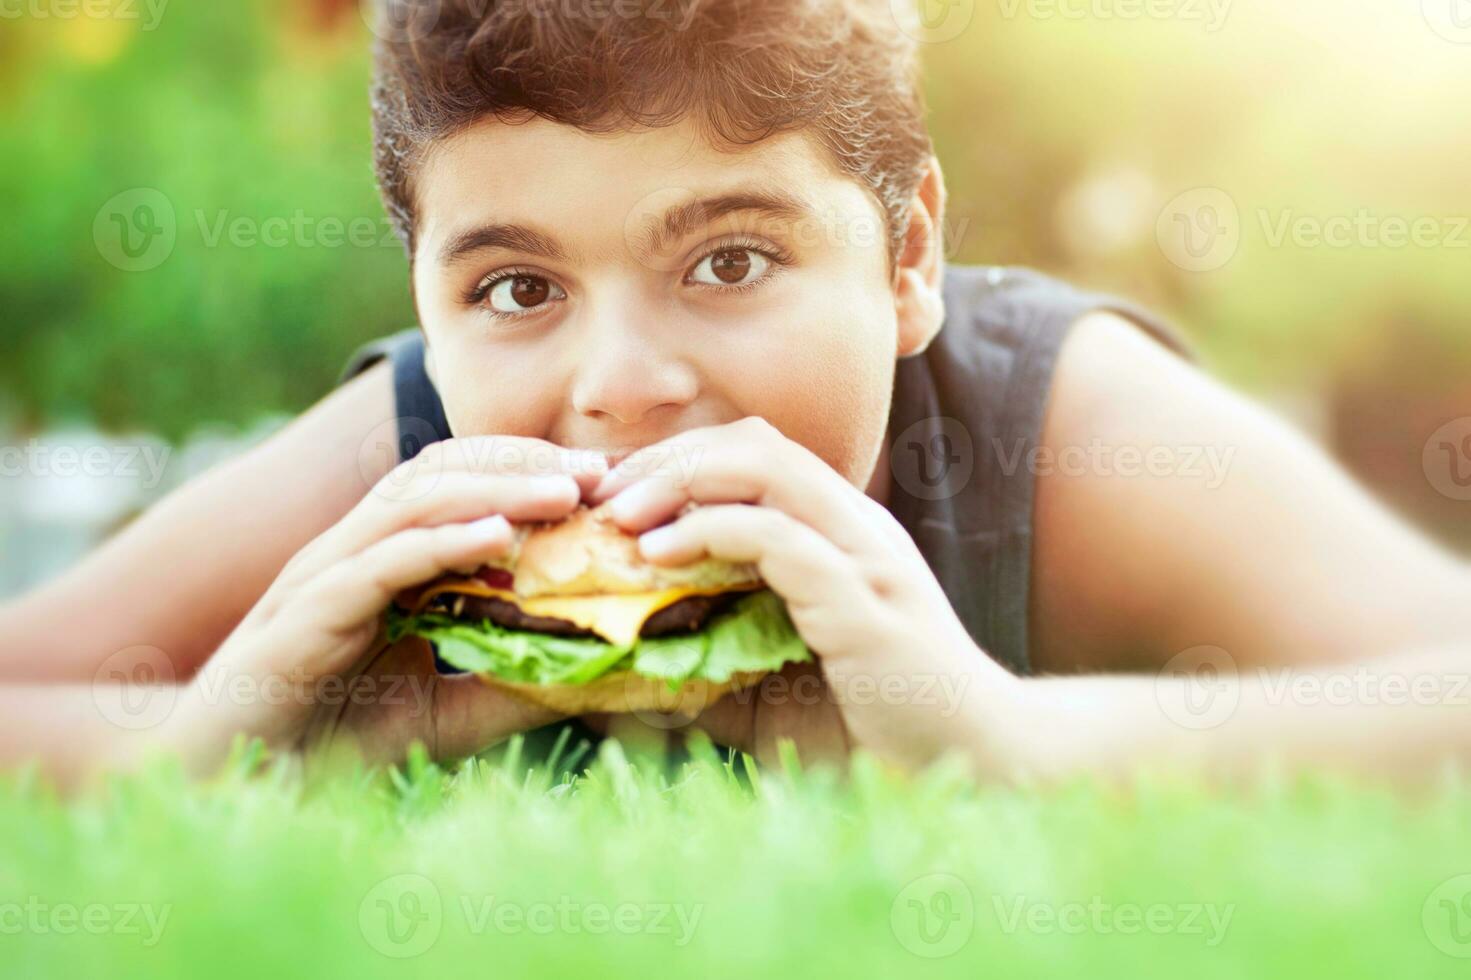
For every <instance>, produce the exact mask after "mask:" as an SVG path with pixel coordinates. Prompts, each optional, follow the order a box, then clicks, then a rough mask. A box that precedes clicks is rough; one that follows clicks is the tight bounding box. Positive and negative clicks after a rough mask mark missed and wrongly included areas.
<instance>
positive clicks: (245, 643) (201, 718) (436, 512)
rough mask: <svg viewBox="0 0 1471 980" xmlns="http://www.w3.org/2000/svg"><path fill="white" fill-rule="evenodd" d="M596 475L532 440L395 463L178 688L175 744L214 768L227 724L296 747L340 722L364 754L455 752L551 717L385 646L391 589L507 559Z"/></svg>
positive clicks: (459, 444) (480, 443)
mask: <svg viewBox="0 0 1471 980" xmlns="http://www.w3.org/2000/svg"><path fill="white" fill-rule="evenodd" d="M605 472H606V464H605V463H604V462H603V461H602V460H601V457H598V456H594V455H592V454H579V453H575V452H572V451H569V450H565V449H560V448H558V447H555V446H552V445H551V444H549V443H544V442H541V441H540V440H533V439H517V438H507V437H495V438H487V439H468V440H449V441H447V442H443V443H436V444H434V445H432V446H430V447H428V448H427V449H426V450H425V451H424V452H423V453H421V454H420V455H419V456H418V457H416V458H415V459H413V460H410V461H408V462H406V463H404V464H401V465H400V466H399V467H398V468H397V469H395V470H394V471H393V472H392V473H390V474H389V475H388V476H387V477H385V478H384V479H383V480H381V481H379V483H378V484H377V485H375V486H374V488H373V490H372V491H371V492H370V493H369V494H368V495H367V496H366V497H364V498H363V500H362V501H361V502H360V503H359V504H358V505H357V506H356V507H354V508H353V510H352V511H351V512H349V513H348V514H347V516H345V517H344V518H343V519H342V520H341V521H339V522H338V523H337V524H336V525H334V526H333V527H331V528H329V529H328V530H327V531H326V532H324V533H323V534H322V535H321V536H319V537H318V538H317V539H316V540H315V541H313V542H312V543H311V544H309V545H308V546H307V547H306V548H304V549H302V550H301V551H300V552H299V553H298V554H297V555H296V556H295V557H294V558H293V559H292V560H291V561H290V562H289V563H288V564H287V565H286V567H285V569H283V570H282V572H281V574H280V576H279V577H278V578H277V579H276V581H275V582H274V583H273V584H272V585H271V587H270V589H269V590H267V592H266V594H265V595H264V596H262V598H261V600H260V602H259V603H257V604H256V606H255V608H254V609H252V610H251V611H250V613H249V614H248V615H247V616H246V617H245V619H244V620H243V621H242V622H241V623H240V625H239V627H237V628H236V630H235V631H234V632H233V633H232V634H231V635H230V637H229V638H228V639H227V640H226V642H225V643H224V644H223V645H222V646H221V647H220V649H219V651H218V652H217V653H216V654H215V656H214V657H213V658H212V659H211V661H210V662H209V664H208V665H207V666H206V667H205V668H204V670H203V671H202V672H201V673H200V675H199V676H198V677H197V678H195V680H194V681H193V682H192V683H191V685H190V688H189V695H188V696H187V697H186V700H185V702H184V708H185V710H183V711H180V712H177V713H176V715H175V724H176V728H175V729H174V731H173V733H172V734H174V735H175V736H176V738H177V741H178V742H179V743H180V744H181V746H182V747H183V748H185V749H186V751H189V753H190V755H192V756H194V757H195V759H196V760H197V761H198V762H199V763H200V764H202V765H205V766H208V765H210V764H212V761H213V759H214V758H216V757H218V756H219V755H220V754H221V753H222V752H223V751H224V750H225V748H226V747H227V746H228V744H229V742H230V740H231V739H232V738H233V737H234V735H235V734H236V733H237V732H245V733H247V734H251V735H259V736H261V737H263V738H265V739H266V741H267V742H268V743H270V744H273V745H278V746H283V747H296V746H299V745H301V744H303V743H304V742H305V741H307V740H308V737H309V736H310V737H311V740H313V741H316V740H317V738H318V737H319V736H330V735H332V734H333V733H335V732H340V731H342V730H344V729H345V730H348V731H350V732H351V733H352V734H353V736H354V737H355V738H357V739H358V741H359V742H360V743H361V745H362V748H363V749H364V751H365V752H366V753H367V754H368V755H369V756H370V757H375V758H393V757H396V756H398V755H400V754H401V753H402V752H403V751H404V750H405V749H406V748H407V746H408V744H409V742H410V741H413V740H420V741H423V742H425V743H426V744H427V745H428V747H429V749H430V750H431V751H432V752H436V753H438V754H439V755H463V754H469V753H472V752H475V751H478V750H479V749H481V748H484V747H485V746H486V745H488V744H490V743H492V742H494V741H496V740H497V739H499V738H503V737H505V736H507V735H510V734H512V733H514V732H516V731H520V730H522V729H525V728H528V727H534V726H536V725H539V724H544V723H545V722H547V721H551V720H552V719H553V716H551V715H550V714H543V713H542V712H540V711H539V710H537V709H534V708H531V707H529V706H526V705H523V704H521V703H520V702H518V701H515V700H514V699H512V698H510V697H508V696H506V695H504V694H501V693H499V692H497V691H494V690H492V689H491V688H489V687H487V686H486V685H484V684H481V683H480V682H478V681H476V680H475V679H474V678H471V677H442V676H438V675H436V674H435V672H434V665H433V660H432V657H431V656H430V654H429V650H428V647H427V645H425V644H423V643H416V642H414V641H412V640H406V641H404V642H400V643H398V644H396V645H394V646H392V647H387V648H385V647H384V645H383V644H382V643H381V642H377V641H378V639H379V636H380V633H379V624H380V618H381V615H382V613H383V611H384V609H385V608H387V606H388V605H389V604H390V603H391V602H392V600H393V598H394V596H395V595H397V594H398V593H399V592H400V591H401V590H403V589H406V588H409V587H412V586H416V585H421V584H423V583H425V582H428V581H430V580H432V579H434V578H436V577H438V576H440V575H443V574H445V573H447V572H451V571H455V572H461V573H469V572H472V571H474V570H475V569H476V568H478V567H480V566H481V565H482V564H484V563H485V562H487V561H489V560H491V559H493V558H496V557H498V556H501V555H504V554H505V553H506V551H507V550H508V548H509V547H510V545H511V543H512V530H511V524H510V522H511V521H517V522H524V521H542V520H558V519H561V518H563V517H565V516H566V515H567V514H568V513H570V512H571V511H572V510H573V508H575V507H576V506H577V504H578V501H579V499H580V498H581V496H582V494H583V492H584V491H585V490H587V489H589V488H590V487H591V485H592V484H593V483H594V482H595V481H596V480H597V479H599V478H600V477H601V476H602V475H603V474H604V473H605Z"/></svg>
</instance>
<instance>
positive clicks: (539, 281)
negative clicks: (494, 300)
mask: <svg viewBox="0 0 1471 980" xmlns="http://www.w3.org/2000/svg"><path fill="white" fill-rule="evenodd" d="M551 293H552V289H551V286H550V284H548V283H547V281H546V280H545V279H543V278H541V277H540V276H517V277H516V278H515V279H512V280H511V299H513V300H515V302H516V305H517V306H523V307H529V306H540V305H541V304H542V303H545V302H546V301H547V297H549V296H550V295H551Z"/></svg>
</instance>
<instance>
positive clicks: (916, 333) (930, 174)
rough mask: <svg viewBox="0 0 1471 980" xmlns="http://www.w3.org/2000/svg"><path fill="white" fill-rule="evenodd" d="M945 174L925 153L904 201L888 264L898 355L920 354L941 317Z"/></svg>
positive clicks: (931, 338)
mask: <svg viewBox="0 0 1471 980" xmlns="http://www.w3.org/2000/svg"><path fill="white" fill-rule="evenodd" d="M944 219H945V176H944V174H942V173H941V172H940V161H939V160H937V159H935V158H934V157H933V156H931V157H930V162H929V166H928V167H927V168H926V170H925V175H924V179H923V180H921V181H920V182H919V187H918V188H917V189H916V190H915V192H914V200H913V201H911V202H910V205H909V227H908V229H907V230H906V231H905V232H904V244H903V246H902V248H901V249H900V252H899V258H898V261H897V262H896V263H895V269H894V277H895V283H894V308H895V311H896V312H897V313H898V320H899V356H900V357H914V356H915V355H917V354H923V353H924V351H925V349H926V348H927V347H929V345H930V342H931V341H932V340H934V339H935V335H936V334H938V333H939V332H940V326H941V324H943V323H944V322H945V300H944V295H943V292H942V289H941V285H942V283H943V282H944V278H945V242H944V230H943V229H944V227H945V225H944Z"/></svg>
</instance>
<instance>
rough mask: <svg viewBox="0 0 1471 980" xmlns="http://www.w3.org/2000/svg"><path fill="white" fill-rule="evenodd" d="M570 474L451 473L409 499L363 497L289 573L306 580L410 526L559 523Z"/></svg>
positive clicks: (573, 493)
mask: <svg viewBox="0 0 1471 980" xmlns="http://www.w3.org/2000/svg"><path fill="white" fill-rule="evenodd" d="M579 499H580V490H579V488H578V487H577V485H576V483H575V482H574V481H573V480H572V478H571V477H570V476H567V475H565V474H561V475H543V476H496V475H485V474H474V473H451V474H446V475H444V476H443V477H441V478H439V480H438V481H437V483H436V485H435V486H434V487H433V488H432V489H430V490H428V491H426V492H425V493H423V494H422V495H420V496H417V497H415V498H413V499H408V500H404V501H399V502H389V501H380V500H373V499H366V500H364V501H363V502H362V503H360V504H358V506H357V507H355V508H354V509H353V510H352V512H351V513H349V514H348V515H347V516H346V517H344V518H343V519H342V520H341V521H339V522H338V523H337V524H336V525H335V526H333V527H332V528H330V529H328V530H327V531H326V532H325V533H323V534H322V536H321V537H319V538H318V539H317V541H316V542H315V543H314V544H313V545H312V547H311V550H310V552H308V553H306V554H304V555H303V557H302V558H301V559H300V560H299V562H298V563H297V564H296V567H294V568H293V569H292V570H291V573H292V576H293V579H294V580H295V581H297V582H301V581H306V580H308V579H310V578H311V577H313V576H315V575H317V574H319V573H320V572H322V571H323V570H325V569H326V568H328V567H330V566H331V565H333V564H335V563H337V562H338V561H341V560H342V559H344V558H346V557H348V556H350V555H353V554H357V553H359V552H362V551H364V550H366V549H368V548H370V547H372V546H373V545H374V544H375V543H377V542H379V541H383V540H385V539H387V538H388V537H390V536H391V535H394V534H397V533H401V532H403V531H405V530H408V529H410V528H414V527H435V526H441V525H446V524H453V523H463V522H467V521H474V520H478V519H480V518H483V517H487V516H490V515H500V516H503V517H505V518H506V519H508V520H511V521H516V522H530V521H549V520H557V519H560V518H562V517H565V516H566V515H567V514H569V513H570V512H571V511H572V509H573V508H575V507H576V506H577V503H578V500H579Z"/></svg>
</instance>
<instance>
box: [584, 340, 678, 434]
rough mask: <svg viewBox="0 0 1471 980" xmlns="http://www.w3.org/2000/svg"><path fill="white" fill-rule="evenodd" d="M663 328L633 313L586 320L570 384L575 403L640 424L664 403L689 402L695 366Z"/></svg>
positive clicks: (597, 415)
mask: <svg viewBox="0 0 1471 980" xmlns="http://www.w3.org/2000/svg"><path fill="white" fill-rule="evenodd" d="M660 334H661V331H659V330H656V329H644V328H641V327H640V326H639V325H638V324H636V323H634V322H631V318H624V317H600V318H599V319H598V322H596V323H590V324H587V325H586V330H585V331H584V334H583V336H584V339H585V343H584V344H583V345H580V349H579V351H578V355H577V356H578V363H577V370H576V374H575V378H574V381H573V385H572V407H573V408H574V409H576V411H577V412H578V413H579V414H581V415H584V416H587V417H588V418H593V419H600V420H603V421H607V422H618V423H620V424H622V425H637V424H638V423H640V422H644V421H646V420H648V419H649V417H650V416H651V415H654V414H656V413H657V411H658V410H659V409H662V408H669V407H673V408H678V407H682V406H685V405H688V404H690V403H691V402H692V401H694V399H695V395H696V394H697V392H698V389H699V386H698V380H697V377H696V374H695V371H694V370H693V368H692V367H691V366H690V365H689V364H688V363H686V362H685V361H684V360H683V358H682V357H680V356H679V354H678V352H677V351H672V350H670V349H668V346H667V343H666V341H667V339H668V338H667V337H661V335H660Z"/></svg>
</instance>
